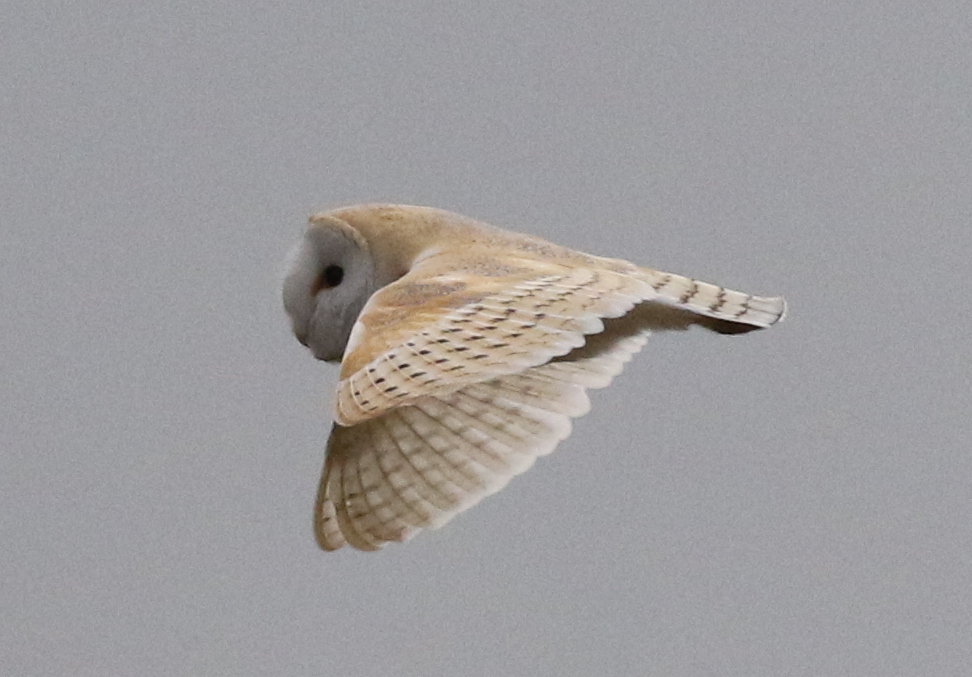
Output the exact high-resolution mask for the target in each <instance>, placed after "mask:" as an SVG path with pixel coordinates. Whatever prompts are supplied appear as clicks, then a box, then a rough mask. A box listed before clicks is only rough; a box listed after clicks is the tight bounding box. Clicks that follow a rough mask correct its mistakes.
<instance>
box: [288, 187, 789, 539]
mask: <svg viewBox="0 0 972 677" xmlns="http://www.w3.org/2000/svg"><path fill="white" fill-rule="evenodd" d="M284 305H285V308H286V310H287V312H288V314H289V315H290V318H291V323H292V327H293V330H294V334H295V335H296V336H297V338H298V339H299V340H300V341H301V342H302V343H304V344H305V345H306V346H307V347H308V348H309V349H310V350H311V351H312V352H313V353H314V355H315V356H316V357H318V358H319V359H323V360H327V361H336V360H340V361H341V373H340V382H339V384H338V394H337V402H336V407H335V409H336V410H335V414H334V419H335V424H334V427H333V429H332V432H331V436H330V438H329V440H328V447H327V453H326V458H325V467H324V473H323V477H322V480H321V485H320V489H319V492H318V500H317V505H316V509H315V533H316V536H317V540H318V542H319V544H320V545H321V546H322V547H323V548H324V549H327V550H333V549H336V548H339V547H341V546H342V545H344V544H345V543H349V544H351V545H352V546H354V547H357V548H359V549H363V550H374V549H377V548H380V547H381V546H382V545H384V544H385V543H387V542H391V541H402V540H406V539H408V538H409V537H411V536H412V535H414V534H415V533H416V532H418V531H419V530H421V529H423V528H428V527H437V526H440V525H442V524H444V523H445V522H446V521H448V520H449V519H451V518H452V517H453V516H455V515H456V514H458V513H459V512H462V511H463V510H465V509H467V508H469V507H470V506H472V505H473V504H474V503H476V502H478V501H479V500H481V499H482V498H483V497H484V496H486V495H489V494H491V493H494V492H495V491H498V490H499V489H500V488H502V487H503V486H504V485H505V484H506V483H507V482H508V481H509V480H510V479H511V478H512V477H513V476H515V475H517V474H519V473H521V472H523V471H524V470H526V469H527V468H528V467H530V466H531V465H532V464H533V462H534V461H535V460H536V458H537V457H539V456H542V455H544V454H547V453H549V452H550V451H552V450H553V449H554V448H555V447H556V445H557V443H558V442H560V441H561V440H562V439H564V438H566V437H567V435H568V434H569V433H570V419H571V418H572V417H576V416H580V415H583V414H584V413H586V412H587V410H588V409H589V400H588V398H587V394H586V390H587V389H590V388H599V387H604V386H606V385H608V383H609V382H610V381H611V379H612V378H613V377H614V376H615V375H616V374H618V373H619V372H620V371H621V368H622V366H623V364H624V363H625V362H627V361H628V360H629V359H630V357H631V356H632V355H633V354H634V353H635V352H637V351H638V350H640V348H641V347H642V346H643V345H644V343H645V339H646V337H647V336H648V334H649V333H651V332H652V331H659V330H680V329H686V328H688V327H689V326H692V325H700V326H703V327H706V328H708V329H712V330H714V331H717V332H719V333H727V334H731V333H741V332H745V331H749V330H752V329H758V328H762V327H767V326H769V325H771V324H773V323H775V322H776V321H778V320H779V319H781V318H782V316H783V314H784V312H785V303H784V301H783V299H782V298H779V297H774V298H768V297H759V296H752V295H748V294H743V293H741V292H735V291H731V290H727V289H725V288H723V287H719V286H717V285H713V284H709V283H705V282H701V281H697V280H692V279H691V278H687V277H683V276H679V275H673V274H670V273H663V272H660V271H656V270H653V269H650V268H642V267H639V266H636V265H635V264H633V263H629V262H627V261H622V260H618V259H609V258H602V257H598V256H592V255H589V254H584V253H582V252H577V251H573V250H570V249H567V248H564V247H560V246H558V245H555V244H552V243H550V242H547V241H544V240H542V239H540V238H535V237H532V236H529V235H523V234H519V233H514V232H511V231H506V230H503V229H500V228H496V227H494V226H490V225H488V224H485V223H480V222H477V221H474V220H472V219H469V218H466V217H463V216H460V215H457V214H453V213H450V212H446V211H442V210H437V209H431V208H427V207H413V206H405V205H361V206H355V207H348V208H345V209H339V210H335V211H332V212H327V213H324V214H319V215H316V216H314V217H312V218H311V220H310V225H309V227H308V229H307V231H306V233H305V235H304V238H303V240H302V241H301V243H300V244H299V245H298V247H297V249H296V250H295V252H294V254H293V256H292V259H291V268H290V272H289V273H288V275H287V277H286V279H285V282H284Z"/></svg>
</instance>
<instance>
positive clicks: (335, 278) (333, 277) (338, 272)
mask: <svg viewBox="0 0 972 677" xmlns="http://www.w3.org/2000/svg"><path fill="white" fill-rule="evenodd" d="M343 279H344V268H342V267H341V266H336V265H333V264H332V265H330V266H328V267H327V268H325V269H324V274H323V275H321V287H322V288H324V289H330V288H331V287H336V286H338V285H339V284H341V280H343Z"/></svg>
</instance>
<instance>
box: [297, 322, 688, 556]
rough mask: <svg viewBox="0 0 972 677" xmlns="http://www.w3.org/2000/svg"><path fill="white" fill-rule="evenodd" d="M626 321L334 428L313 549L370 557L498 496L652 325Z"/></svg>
mask: <svg viewBox="0 0 972 677" xmlns="http://www.w3.org/2000/svg"><path fill="white" fill-rule="evenodd" d="M629 315H631V317H629V316H626V317H624V318H619V319H617V320H614V321H610V322H606V323H605V331H604V332H603V333H600V334H597V335H595V336H592V337H588V341H587V343H586V344H585V345H584V346H582V347H580V348H577V349H576V350H574V351H572V352H570V353H568V354H567V355H565V356H563V357H561V358H558V359H556V360H555V361H552V362H549V363H547V364H544V365H540V366H536V367H531V368H529V369H526V370H525V371H523V372H521V373H518V374H509V375H506V376H502V377H499V378H496V379H493V380H491V381H487V382H482V383H474V384H470V385H467V386H465V387H463V388H461V389H459V390H457V391H454V392H450V393H446V394H441V395H430V396H426V397H424V398H421V399H419V400H417V401H415V402H414V403H412V404H410V405H408V406H403V407H398V408H395V409H392V410H391V411H389V412H387V413H385V414H384V415H382V416H380V417H378V418H373V419H370V420H367V421H364V422H362V423H359V424H357V425H354V426H351V427H343V426H340V425H335V426H334V429H333V431H332V433H331V437H330V439H329V441H328V447H327V460H326V462H325V466H324V474H323V477H322V478H321V485H320V490H319V492H318V498H317V506H316V511H315V520H314V521H315V532H316V535H317V540H318V543H319V544H320V545H321V547H323V548H324V549H325V550H335V549H337V548H340V547H341V546H342V545H344V544H345V543H348V544H350V545H352V546H354V547H355V548H358V549H361V550H376V549H378V548H380V547H382V546H383V545H384V544H385V543H387V542H390V541H404V540H406V539H408V538H410V537H411V536H413V535H414V534H415V533H416V532H418V531H420V530H421V529H425V528H434V527H438V526H441V525H443V524H445V523H446V522H447V521H449V520H450V519H451V518H452V517H454V516H455V515H457V514H459V513H460V512H462V511H463V510H466V509H467V508H469V507H471V506H472V505H474V504H476V503H477V502H479V501H480V500H481V499H483V498H484V497H486V496H488V495H490V494H493V493H495V492H497V491H499V490H500V489H502V488H503V487H504V486H505V485H506V484H507V483H508V482H509V481H510V479H512V478H513V477H514V476H516V475H518V474H520V473H522V472H524V471H525V470H527V469H528V468H529V467H530V466H532V465H533V463H534V462H535V461H536V459H537V457H539V456H543V455H545V454H549V453H550V452H551V451H553V450H554V448H555V447H556V446H557V444H558V443H559V442H560V441H561V440H563V439H564V438H566V437H567V436H568V435H569V434H570V429H571V422H570V419H571V418H572V417H577V416H582V415H583V414H585V413H587V411H588V409H589V408H590V402H589V400H588V398H587V394H586V389H588V388H601V387H604V386H606V385H608V384H609V383H610V382H611V380H612V378H613V377H614V376H616V375H617V374H619V373H620V372H621V370H622V368H623V365H624V363H625V362H627V361H628V360H629V359H630V358H631V356H632V355H633V354H634V353H636V352H637V351H638V350H640V349H641V347H642V346H643V345H644V343H645V339H646V337H647V335H648V333H649V332H650V330H651V328H652V322H651V317H650V316H649V317H647V318H646V317H641V318H638V317H635V315H636V314H629ZM670 320H671V318H669V317H667V316H666V317H665V319H664V323H665V324H664V328H672V327H671V326H670V324H669V323H670Z"/></svg>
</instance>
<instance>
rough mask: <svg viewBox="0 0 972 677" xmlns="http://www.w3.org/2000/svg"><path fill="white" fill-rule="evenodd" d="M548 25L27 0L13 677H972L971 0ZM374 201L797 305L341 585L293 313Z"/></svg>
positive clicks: (0, 621) (5, 580)
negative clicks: (326, 540) (329, 252)
mask: <svg viewBox="0 0 972 677" xmlns="http://www.w3.org/2000/svg"><path fill="white" fill-rule="evenodd" d="M522 4H523V5H527V4H528V3H522ZM163 5H171V6H163ZM520 5H521V3H512V2H505V1H501V2H495V3H483V2H471V1H463V2H455V3H446V2H439V3H432V2H409V3H365V2H355V3H341V5H338V3H330V2H304V3H293V4H291V5H289V6H286V7H284V6H276V5H272V4H262V3H261V4H257V3H222V4H214V3H206V2H195V3H142V4H141V5H139V4H137V3H120V2H101V3H84V2H63V3H59V4H57V3H53V2H33V3H27V2H18V3H13V4H11V5H9V6H8V7H7V8H6V9H5V11H4V18H3V20H2V21H0V57H2V63H3V66H2V68H0V92H2V97H0V119H2V121H3V124H2V125H0V152H2V157H3V161H2V163H0V189H2V196H3V226H2V230H0V296H2V302H0V327H2V332H3V346H4V349H3V351H2V352H0V369H2V374H3V381H4V383H5V384H6V385H5V387H4V388H2V389H0V439H2V452H0V537H2V541H3V543H4V547H3V550H2V552H0V609H3V612H2V614H0V673H2V674H5V675H7V674H9V675H30V676H35V675H36V676H46V675H71V676H88V675H91V676H99V677H103V676H104V675H133V674H138V675H147V676H152V675H180V674H182V675H220V674H227V675H229V674H232V675H271V674H279V675H322V674H327V675H330V674H333V675H391V674H395V675H406V676H411V675H416V676H418V675H424V676H429V675H530V676H531V677H538V676H540V675H562V674H608V675H715V674H718V675H746V676H752V675H858V676H864V675H881V676H882V677H883V676H887V675H918V674H920V675H958V674H967V671H968V670H969V669H970V666H972V642H970V639H969V638H970V637H972V567H970V561H972V526H970V524H972V519H970V517H972V487H970V485H972V460H970V448H969V447H970V445H969V439H970V436H972V424H970V416H969V415H970V410H972V407H970V405H972V388H970V386H972V383H970V381H972V379H970V364H972V347H970V341H969V335H970V330H972V319H970V312H969V309H970V308H969V306H970V303H969V301H968V299H967V298H966V295H967V289H968V285H969V279H970V278H969V271H970V266H972V264H970V261H972V231H970V219H972V113H970V111H972V77H970V73H972V42H970V38H969V36H970V35H972V11H970V10H969V7H968V4H967V3H963V2H958V1H956V2H951V3H949V2H935V1H932V2H927V3H924V4H922V5H920V8H919V6H918V5H917V4H916V3H910V2H900V1H892V2H886V1H881V2H878V1H877V0H875V1H872V2H864V1H862V2H851V3H831V6H829V7H827V6H825V5H823V4H821V3H805V4H804V5H802V6H798V7H791V6H789V3H779V2H750V3H741V2H736V3H722V2H720V3H717V2H712V3H700V2H693V1H688V2H655V1H654V0H649V1H645V0H638V1H631V2H627V3H622V2H601V3H596V4H594V3H553V2H537V3H529V6H528V7H523V6H520ZM364 201H394V202H409V203H418V204H428V205H432V206H436V207H442V208H446V209H451V210H454V211H459V212H462V213H464V214H468V215H470V216H473V217H477V218H480V219H484V220H487V221H491V222H493V223H496V224H497V225H503V226H507V227H511V228H516V229H519V230H524V231H527V232H531V233H534V234H537V235H540V236H543V237H547V238H549V239H552V240H555V241H557V242H559V243H562V244H565V245H568V246H573V247H576V248H579V249H584V250H587V251H592V252H594V253H599V254H604V255H614V256H623V257H625V258H629V259H631V260H634V261H636V262H639V263H642V264H645V265H651V266H655V267H658V268H662V269H665V270H671V271H674V272H679V273H684V274H689V275H694V276H697V277H701V278H703V279H707V280H711V281H713V282H717V283H721V284H725V285H729V286H733V287H736V288H739V289H743V290H746V291H750V292H756V293H769V294H773V293H782V294H785V295H786V296H787V298H788V300H789V301H790V304H791V314H790V317H789V318H788V319H787V321H786V322H785V323H783V324H782V325H780V326H778V327H776V328H773V329H771V330H769V331H766V332H761V333H758V334H749V335H746V336H742V337H728V338H727V337H721V336H716V335H712V334H708V333H706V332H702V331H693V332H690V333H688V334H685V335H675V336H660V337H654V338H652V339H651V340H650V342H649V345H648V346H646V348H645V350H644V351H643V352H642V353H641V354H640V355H639V356H638V357H637V358H636V359H635V361H634V362H633V363H632V364H631V365H630V366H629V368H628V369H627V371H626V372H625V374H624V375H623V376H622V377H620V378H619V379H618V380H617V381H616V382H615V384H614V385H613V386H612V387H611V388H610V389H608V390H605V391H600V392H597V393H594V396H593V400H594V409H593V411H592V413H591V414H589V415H588V416H587V417H585V418H583V419H580V420H579V421H578V422H577V423H576V425H575V432H574V434H573V436H572V437H571V438H569V439H568V440H567V441H566V442H564V443H563V444H561V446H560V448H559V450H558V451H557V452H556V453H555V454H553V455H552V456H550V457H548V458H545V459H542V460H541V461H540V462H539V463H538V464H537V466H536V467H535V468H534V469H532V470H531V471H530V472H528V473H527V474H525V475H524V476H522V477H520V478H518V479H516V480H514V481H513V482H512V483H511V484H510V486H509V487H508V488H507V489H506V490H504V491H503V492H502V493H500V494H498V495H496V496H494V497H492V498H490V499H488V500H486V501H484V502H483V503H482V504H480V505H479V506H477V507H476V508H475V509H473V510H471V511H470V512H468V513H466V514H464V515H462V516H460V517H459V518H457V519H456V520H454V521H453V522H451V523H450V524H449V525H448V526H447V527H446V528H445V529H443V530H441V531H436V532H428V533H424V534H422V535H421V536H419V537H418V538H416V539H415V540H413V541H412V542H410V543H409V544H408V545H406V546H404V547H401V546H390V547H388V548H387V549H385V550H384V551H383V552H381V553H377V554H364V553H358V552H354V551H351V550H347V551H341V552H338V553H324V552H322V551H320V550H318V548H317V546H316V545H315V543H314V540H313V537H312V534H311V528H310V518H311V515H310V513H311V507H312V504H313V499H314V494H315V491H316V487H317V481H318V474H319V472H320V467H321V464H322V460H323V449H324V442H325V438H326V435H327V431H328V428H329V426H330V421H329V416H330V415H329V406H330V403H331V392H332V390H333V387H334V385H335V382H336V370H335V369H334V368H333V367H328V366H326V365H324V364H322V363H317V362H315V361H314V360H313V359H312V358H311V357H310V355H309V353H307V351H306V350H304V349H303V348H302V347H301V346H300V345H299V344H298V343H297V342H296V341H295V340H294V339H293V337H292V336H290V334H289V329H288V325H287V321H286V318H285V317H284V314H283V310H282V306H281V302H280V291H279V283H280V279H281V272H282V269H283V262H284V259H285V256H286V253H287V251H288V250H289V248H290V247H291V246H292V244H293V243H294V242H295V240H296V238H297V237H298V235H299V233H300V232H301V230H302V228H303V226H304V222H305V219H306V217H307V215H308V214H309V213H311V212H313V211H318V210H322V209H327V208H331V207H335V206H340V205H344V204H350V203H355V202H364Z"/></svg>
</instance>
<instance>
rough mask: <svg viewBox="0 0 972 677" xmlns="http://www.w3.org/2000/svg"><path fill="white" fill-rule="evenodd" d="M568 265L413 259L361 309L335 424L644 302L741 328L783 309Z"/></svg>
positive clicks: (539, 355)
mask: <svg viewBox="0 0 972 677" xmlns="http://www.w3.org/2000/svg"><path fill="white" fill-rule="evenodd" d="M578 258H579V260H571V261H569V262H567V263H559V262H552V261H550V260H535V259H531V258H529V257H516V256H511V257H508V258H506V259H504V260H503V262H502V263H495V262H491V263H490V264H489V265H484V264H483V263H482V262H477V261H475V260H472V259H470V260H468V261H465V262H464V261H462V260H455V257H453V259H452V260H450V261H449V263H448V265H443V264H442V262H441V261H437V260H436V257H431V258H430V259H428V260H426V261H423V262H420V263H419V264H418V265H416V266H414V267H413V268H412V270H411V271H410V272H409V273H408V274H406V275H405V276H403V277H402V278H400V279H399V280H397V281H396V282H394V283H392V284H390V285H388V286H387V287H385V288H383V289H381V290H379V291H378V292H377V293H375V294H374V295H373V296H372V297H371V298H370V299H369V300H368V302H367V304H366V305H365V306H364V308H363V309H362V311H361V314H360V316H359V318H358V321H357V322H356V323H355V326H354V328H353V330H352V332H351V337H350V340H349V343H348V346H347V349H346V350H345V354H344V359H343V360H342V369H341V381H340V383H339V384H338V394H337V405H336V412H335V420H336V421H337V422H338V423H339V424H341V425H344V426H350V425H355V424H357V423H361V422H363V421H367V420H369V419H372V418H375V417H377V416H380V415H382V414H384V413H385V412H387V411H389V410H392V409H395V408H398V407H402V406H405V405H409V404H412V403H414V402H416V401H418V400H420V399H422V398H424V397H426V396H428V395H444V394H446V393H449V392H454V391H457V390H459V389H460V388H462V387H463V386H466V385H469V384H473V383H482V382H484V381H489V380H492V379H494V378H496V377H499V376H503V375H507V374H516V373H519V372H522V371H524V370H525V369H528V368H531V367H535V366H538V365H541V364H543V363H545V362H547V361H549V360H550V359H552V358H554V357H557V356H560V355H565V354H567V353H568V352H570V351H571V350H573V349H575V348H578V347H579V346H582V345H583V344H584V340H585V339H584V336H585V335H587V334H597V333H598V332H600V331H602V329H603V322H602V319H603V318H614V317H620V316H622V315H624V314H625V313H627V312H628V311H629V310H631V308H632V307H633V306H635V304H638V303H641V302H645V301H650V302H654V303H657V305H658V306H659V308H658V310H659V312H660V314H661V315H664V312H662V311H664V310H665V309H666V308H667V309H672V310H673V311H674V315H679V314H681V315H684V316H692V317H693V318H694V319H696V320H697V319H699V317H701V316H704V317H706V318H710V319H711V320H712V321H713V322H718V323H724V324H726V325H731V326H738V327H742V328H743V329H742V330H745V329H749V328H753V327H761V326H768V325H770V324H772V323H773V322H775V321H776V320H778V319H779V318H780V317H781V316H782V314H783V312H784V309H785V305H784V304H783V300H782V299H779V298H764V297H758V296H750V295H748V294H743V293H741V292H735V291H731V290H727V289H724V288H722V287H718V286H716V285H712V284H708V283H705V282H699V281H697V280H692V279H690V278H686V277H682V276H679V275H672V274H669V273H661V272H659V271H654V270H651V269H645V268H639V267H637V266H634V265H633V264H630V263H627V262H624V261H617V260H614V259H600V258H595V257H586V256H584V257H583V258H580V257H578ZM585 263H589V264H590V265H584V264H585ZM670 314H671V313H670ZM679 321H681V319H680V320H679ZM675 324H678V322H676V323H675ZM681 326H682V327H683V328H684V326H685V322H684V321H681ZM712 328H714V329H717V330H719V331H725V332H731V331H733V329H731V327H729V328H720V327H718V326H713V327H712Z"/></svg>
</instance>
